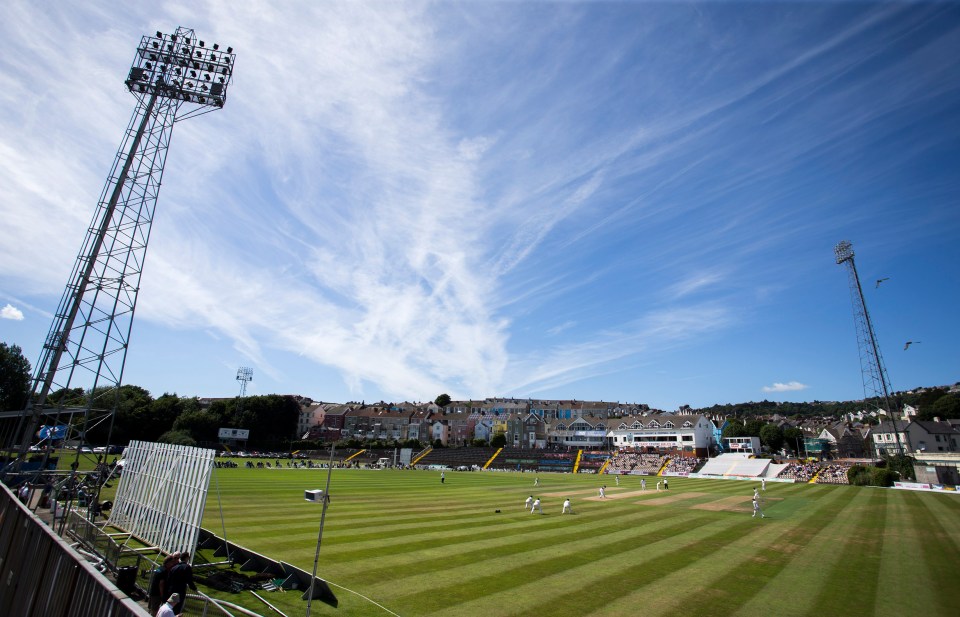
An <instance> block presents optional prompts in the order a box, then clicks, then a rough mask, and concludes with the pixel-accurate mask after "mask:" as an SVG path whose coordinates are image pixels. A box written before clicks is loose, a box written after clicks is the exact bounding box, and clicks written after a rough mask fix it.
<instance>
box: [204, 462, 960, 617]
mask: <svg viewBox="0 0 960 617" xmlns="http://www.w3.org/2000/svg"><path fill="white" fill-rule="evenodd" d="M215 473H216V477H215V479H214V481H212V482H211V484H210V496H209V498H208V500H207V507H206V511H205V518H204V522H203V525H204V527H206V528H207V529H210V530H211V531H214V532H215V533H217V534H218V535H222V526H221V521H220V504H219V503H218V501H217V494H218V492H219V495H220V498H221V500H222V504H223V514H224V522H225V526H226V534H227V537H228V539H229V540H230V541H232V542H235V543H237V544H240V545H243V546H246V547H247V548H249V549H252V550H255V551H257V552H260V553H262V554H265V555H268V556H270V557H272V558H274V559H278V560H283V561H286V562H289V563H292V564H294V565H296V566H298V567H300V568H303V569H304V570H306V571H308V572H309V571H310V570H311V569H312V567H313V558H314V551H315V549H316V540H317V530H318V525H319V522H320V512H321V507H320V506H319V505H318V504H314V503H309V502H306V501H304V499H303V491H304V490H305V489H314V488H323V486H324V483H325V481H326V471H325V470H319V469H314V470H305V469H286V468H284V469H244V468H241V469H218V470H216V472H215ZM439 476H440V474H439V473H438V472H427V471H368V470H334V472H333V481H332V484H331V495H332V501H331V504H330V507H329V509H328V511H327V519H326V525H325V529H324V536H323V544H322V547H321V551H320V565H319V574H320V576H321V577H322V578H324V579H326V580H328V581H329V582H330V583H333V584H335V585H339V586H342V587H345V588H347V589H350V590H354V591H356V592H357V593H359V594H363V595H364V596H367V597H369V598H371V599H372V600H375V601H376V602H378V603H380V604H382V605H383V606H385V607H387V608H388V609H390V610H391V611H392V612H394V613H396V614H399V615H403V616H404V617H410V616H418V615H433V616H454V615H464V616H467V615H470V616H472V615H482V616H483V617H498V616H511V617H518V616H529V617H534V616H536V617H542V616H543V615H554V616H564V615H578V616H579V615H591V616H611V617H612V616H618V615H627V614H640V613H642V614H644V615H645V616H651V615H676V616H678V617H679V616H683V617H693V616H697V615H704V616H707V615H709V616H711V617H716V616H723V615H758V616H759V615H763V616H768V615H781V616H783V615H810V616H816V617H822V616H823V615H891V616H893V615H896V616H897V617H903V616H904V615H924V616H931V617H932V616H936V615H944V616H946V615H953V614H955V606H954V603H953V601H952V595H953V594H952V590H953V587H952V576H953V575H952V569H953V568H954V567H955V565H956V564H957V563H960V529H958V527H957V525H956V522H957V521H958V520H960V516H958V515H960V497H958V496H955V495H940V494H921V493H910V492H904V491H892V490H881V489H871V488H858V487H835V486H811V485H806V484H774V483H771V484H768V486H767V491H766V492H765V493H764V497H765V506H764V508H765V512H766V514H767V518H766V519H763V520H760V519H759V518H758V519H752V518H751V517H750V501H749V498H750V495H751V494H752V490H753V486H754V484H753V483H746V482H730V481H720V480H699V479H686V478H671V480H670V491H669V492H660V493H657V492H656V490H654V489H653V488H652V487H653V485H654V483H653V482H648V485H650V488H648V490H647V491H646V492H645V493H641V492H640V490H639V489H640V486H639V484H640V480H639V478H625V479H623V480H622V481H621V485H620V486H619V487H616V486H613V483H612V482H610V481H609V480H610V479H609V478H605V477H602V476H601V477H598V476H593V475H584V474H580V475H572V474H565V475H564V474H556V475H553V474H540V486H539V487H537V488H536V489H535V488H534V487H533V476H532V474H515V473H468V472H464V473H456V472H447V473H446V482H445V483H444V484H441V483H440V477H439ZM601 484H606V485H607V496H608V498H607V499H605V500H600V499H598V498H597V489H598V488H599V486H600V485H601ZM530 494H533V495H534V496H539V497H541V498H542V499H543V507H544V515H543V516H540V515H538V514H533V515H531V514H530V513H528V512H526V511H525V510H524V508H523V501H524V499H526V497H527V496H528V495H530ZM565 497H570V498H571V499H572V501H573V506H574V511H575V512H576V514H575V515H573V516H567V515H561V514H560V510H561V504H562V502H563V499H564V498H565ZM498 509H499V510H500V513H496V512H495V511H496V510H498ZM333 590H334V592H335V593H336V595H337V597H338V598H339V600H340V607H339V608H338V609H333V608H331V607H328V606H326V605H324V604H321V603H319V602H316V601H315V602H314V603H313V608H312V613H313V614H314V615H341V616H342V615H350V616H351V617H352V616H355V615H359V616H364V615H388V614H389V613H387V612H385V611H383V610H382V609H380V608H377V607H376V606H375V605H373V604H371V603H370V602H368V601H367V600H364V599H363V598H361V597H359V596H358V595H355V594H353V593H349V592H348V591H345V590H344V589H343V588H341V587H336V586H334V587H333ZM211 595H215V596H219V597H223V598H225V599H227V600H229V601H231V602H235V603H238V604H242V605H245V606H248V607H251V608H254V609H255V610H258V612H261V613H262V614H264V615H267V614H270V612H269V610H268V609H267V608H266V607H265V606H264V605H263V604H260V603H259V601H258V600H256V598H253V597H252V594H249V593H241V594H230V593H226V594H214V593H211ZM265 597H266V598H267V599H268V600H269V601H270V602H271V603H273V604H275V605H277V606H278V607H280V608H281V610H283V611H284V612H286V613H287V614H288V615H291V616H292V615H302V614H304V609H305V602H303V601H302V600H300V599H299V597H300V595H299V593H291V592H287V593H280V592H274V593H266V595H265Z"/></svg>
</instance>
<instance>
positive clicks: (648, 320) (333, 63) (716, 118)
mask: <svg viewBox="0 0 960 617" xmlns="http://www.w3.org/2000/svg"><path fill="white" fill-rule="evenodd" d="M54 6H55V8H52V7H54ZM115 6H116V5H115V3H108V2H84V3H57V4H56V5H50V4H48V3H36V2H23V1H19V0H12V1H8V2H5V3H3V4H2V6H0V195H2V199H0V220H2V221H3V231H2V233H0V317H2V318H0V340H2V341H5V342H7V343H16V344H19V345H20V346H21V347H22V348H23V349H24V352H25V354H26V355H27V357H28V358H29V359H30V360H31V362H36V360H37V358H39V352H40V345H41V343H42V340H43V338H44V336H45V334H46V332H47V329H48V328H49V326H50V322H51V319H52V313H53V311H55V309H56V305H57V302H58V300H59V298H60V295H61V293H62V290H63V287H64V285H65V283H66V279H67V275H68V274H69V272H70V269H71V267H72V265H73V261H74V259H75V257H76V253H77V251H78V250H79V248H80V245H81V241H82V239H83V235H84V233H85V230H86V226H87V224H88V223H89V220H90V217H91V216H92V214H93V209H94V206H95V205H96V202H97V198H98V196H99V194H100V191H101V189H102V186H103V183H104V181H105V178H106V174H107V171H108V170H109V167H110V165H111V161H112V157H113V156H114V154H115V151H116V148H117V147H118V146H119V144H120V140H121V137H122V134H123V130H124V128H125V127H126V124H127V122H128V119H129V117H130V114H131V113H132V111H133V108H134V99H133V96H132V95H130V94H129V93H127V92H126V90H125V87H124V85H123V80H124V78H125V76H126V73H127V68H128V67H129V64H130V62H131V60H132V58H133V54H134V50H135V49H136V46H137V44H138V43H139V40H140V36H141V35H143V34H147V33H152V32H154V31H156V30H161V31H164V32H171V31H173V30H174V29H175V28H176V27H177V26H179V25H182V26H186V27H190V28H193V29H194V30H195V31H196V32H197V33H198V34H199V35H200V37H201V38H205V39H206V40H207V41H219V42H220V43H221V44H222V45H231V46H233V47H234V48H235V50H236V53H237V64H236V67H237V68H236V74H235V81H234V83H233V85H232V86H231V89H230V91H229V98H228V101H227V105H226V107H225V108H224V109H223V110H220V111H218V112H216V113H214V114H209V115H206V116H203V117H200V118H197V119H192V120H188V121H185V122H183V123H182V124H180V125H179V126H178V127H177V128H176V129H175V131H174V136H173V141H172V146H171V149H170V154H169V157H168V159H167V165H166V169H165V174H164V185H163V189H162V191H161V193H160V200H159V204H158V207H157V216H156V220H155V222H154V225H153V231H152V235H151V246H150V250H149V253H148V257H147V263H146V268H145V271H144V276H143V280H142V287H141V292H140V296H139V301H138V306H137V320H136V323H135V325H134V332H133V336H132V343H131V349H130V351H129V353H128V354H127V364H126V372H125V380H124V381H125V382H126V383H133V384H137V385H141V386H143V387H145V388H147V389H148V390H150V391H151V393H152V394H154V395H155V396H159V395H160V394H162V393H164V392H176V393H177V394H180V395H201V396H232V395H235V394H237V392H238V391H239V387H238V384H237V382H236V381H235V379H234V378H235V376H236V371H237V368H238V367H240V366H249V367H252V368H253V370H254V380H253V382H252V383H251V384H250V386H249V388H248V392H249V393H252V394H267V393H290V394H302V395H305V396H310V397H312V398H314V399H319V400H325V401H347V400H367V401H375V400H381V399H383V400H394V401H399V400H410V401H423V400H432V399H433V398H435V397H436V396H437V395H438V394H440V393H442V392H446V393H449V394H450V395H451V396H453V397H454V398H467V397H488V396H515V397H536V398H578V399H594V400H597V399H599V400H618V401H624V402H638V403H648V404H650V405H652V406H655V407H659V408H662V409H675V408H676V407H677V406H679V405H683V404H689V405H693V406H695V407H699V406H707V405H711V404H714V403H725V402H741V401H750V400H761V399H769V400H848V399H858V398H862V397H863V388H862V385H861V380H860V364H859V360H858V355H857V344H856V335H855V329H854V322H853V317H852V310H851V301H850V296H849V292H848V285H847V275H846V272H845V271H844V269H843V268H841V267H840V266H838V265H836V263H835V262H834V258H833V247H834V245H835V244H836V243H837V242H839V241H841V240H849V241H850V242H852V243H853V246H854V249H855V251H856V259H857V266H858V269H859V272H860V275H861V278H862V280H863V281H864V291H865V294H866V298H867V305H868V308H869V310H870V313H871V316H872V317H873V319H874V326H875V329H876V331H877V334H878V337H879V340H880V344H881V349H882V353H883V356H884V359H885V361H886V364H887V368H888V371H889V374H890V378H891V382H892V385H893V387H894V389H897V390H900V389H908V388H912V387H916V386H923V385H939V384H948V383H950V384H952V383H954V382H957V381H958V380H960V352H958V349H960V328H958V327H957V315H958V300H960V274H958V264H960V243H958V241H957V239H958V237H960V204H958V202H960V172H958V169H960V156H958V154H960V5H957V4H950V3H869V2H865V3H809V2H805V3H755V2H746V3H741V2H722V3H716V2H709V3H679V2H678V3H645V2H611V3H597V2H584V3H577V2H501V3H492V2H465V3H454V2H384V3H374V2H364V3H361V2H323V3H319V2H278V3H263V2H257V3H253V2H249V3H242V2H241V3H236V2H225V1H209V2H204V1H192V2H189V3H186V2H167V1H157V2H133V3H126V5H125V6H124V8H122V9H117V8H115ZM118 11H120V12H118ZM888 277H889V280H887V281H885V282H884V283H883V285H881V286H880V287H879V288H877V287H876V286H875V285H874V283H873V282H874V281H875V280H877V279H879V278H888ZM908 340H912V341H922V343H920V344H918V345H914V346H912V347H911V348H910V349H909V350H907V351H904V350H903V345H904V343H905V342H906V341H908Z"/></svg>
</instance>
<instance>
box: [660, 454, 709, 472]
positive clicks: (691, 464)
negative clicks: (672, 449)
mask: <svg viewBox="0 0 960 617" xmlns="http://www.w3.org/2000/svg"><path fill="white" fill-rule="evenodd" d="M706 460H707V459H703V458H697V457H694V456H678V457H675V458H671V459H670V463H669V464H668V465H667V471H672V472H675V473H693V472H694V471H696V469H697V468H698V467H699V466H700V465H701V464H702V463H703V462H704V461H706Z"/></svg>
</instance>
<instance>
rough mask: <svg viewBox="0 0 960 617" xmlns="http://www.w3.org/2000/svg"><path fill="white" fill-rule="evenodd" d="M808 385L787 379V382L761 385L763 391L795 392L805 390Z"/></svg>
mask: <svg viewBox="0 0 960 617" xmlns="http://www.w3.org/2000/svg"><path fill="white" fill-rule="evenodd" d="M809 387H810V386H808V385H806V384H802V383H800V382H799V381H788V382H787V383H780V382H774V384H773V385H772V386H763V388H761V390H763V391H764V392H797V391H799V390H806V389H807V388H809Z"/></svg>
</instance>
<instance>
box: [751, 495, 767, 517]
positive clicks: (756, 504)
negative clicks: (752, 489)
mask: <svg viewBox="0 0 960 617" xmlns="http://www.w3.org/2000/svg"><path fill="white" fill-rule="evenodd" d="M757 512H759V513H760V518H767V517H766V516H764V514H763V510H761V509H760V498H759V497H754V498H753V514H752V515H751V516H750V518H756V516H757Z"/></svg>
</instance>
